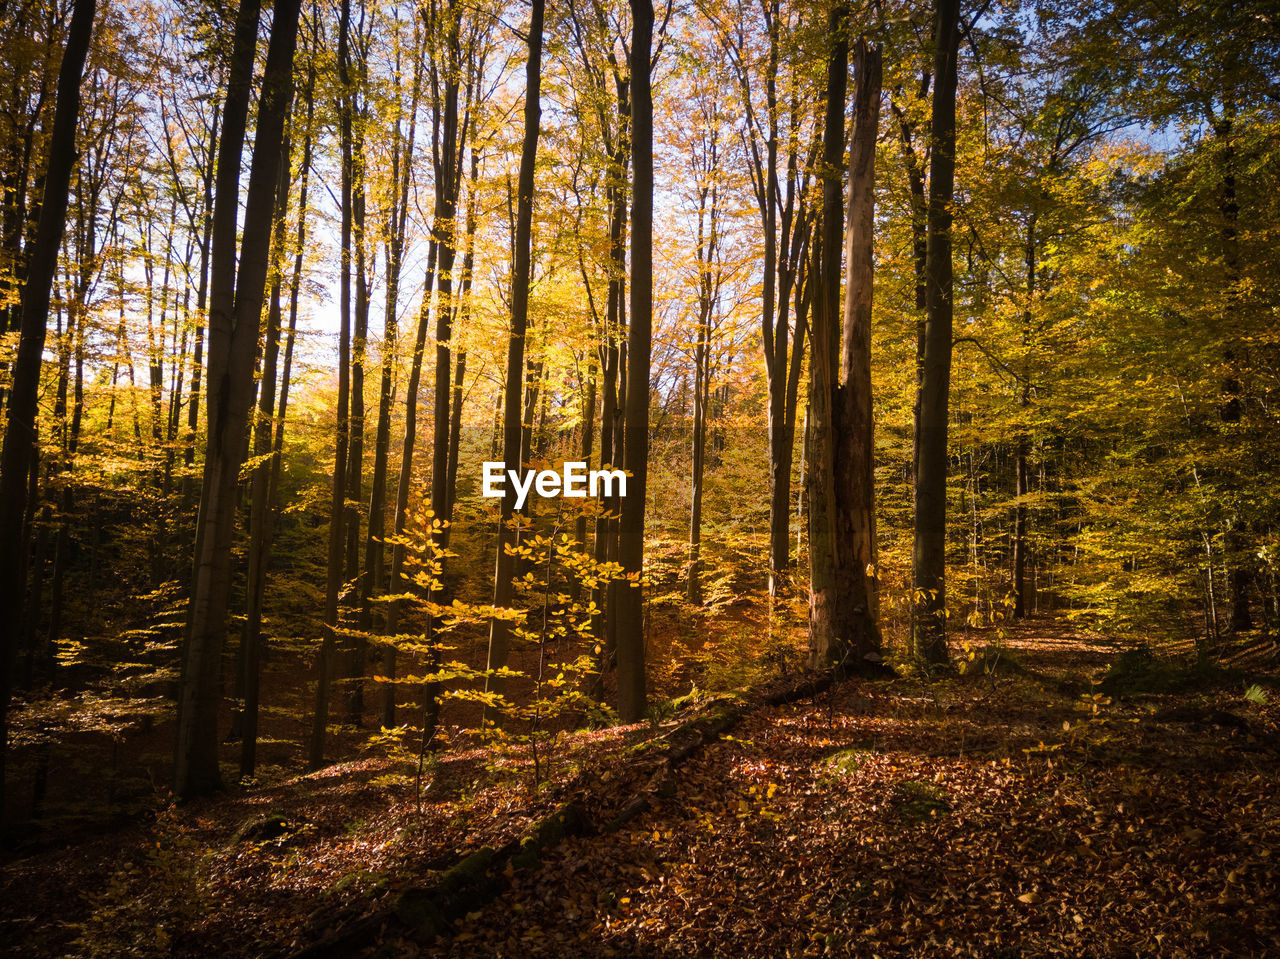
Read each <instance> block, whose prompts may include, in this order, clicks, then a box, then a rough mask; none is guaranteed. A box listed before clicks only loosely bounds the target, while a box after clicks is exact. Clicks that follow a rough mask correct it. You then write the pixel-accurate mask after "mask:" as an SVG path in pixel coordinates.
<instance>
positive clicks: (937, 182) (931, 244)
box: [912, 0, 960, 665]
mask: <svg viewBox="0 0 1280 959" xmlns="http://www.w3.org/2000/svg"><path fill="white" fill-rule="evenodd" d="M959 20H960V3H959V0H937V3H936V6H935V8H934V31H933V33H934V44H935V46H934V59H933V75H934V78H935V81H934V89H933V105H932V114H933V116H932V138H933V142H932V147H931V152H930V157H929V224H928V226H929V230H928V250H927V255H926V261H927V262H926V269H925V274H926V290H925V294H926V304H925V312H926V320H925V342H924V364H923V367H924V369H923V375H922V378H921V382H920V393H919V408H920V417H919V420H920V436H919V457H918V460H919V462H918V466H917V469H916V502H915V546H914V550H913V555H912V568H913V571H914V574H915V596H914V597H913V605H914V609H915V616H914V622H913V624H912V627H913V632H912V653H913V654H914V655H915V656H916V657H918V658H919V659H921V660H923V661H924V662H926V663H929V664H931V665H942V664H945V663H946V662H947V623H946V609H947V595H946V547H947V425H948V400H949V394H950V390H951V345H952V343H951V340H952V292H953V276H952V264H951V220H952V216H951V203H952V201H953V199H954V196H955V172H956V158H955V148H956V60H957V55H958V49H959V43H960V29H959Z"/></svg>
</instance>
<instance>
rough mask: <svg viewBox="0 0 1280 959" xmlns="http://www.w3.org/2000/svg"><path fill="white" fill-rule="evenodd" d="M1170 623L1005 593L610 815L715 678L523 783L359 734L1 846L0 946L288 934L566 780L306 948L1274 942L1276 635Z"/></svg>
mask: <svg viewBox="0 0 1280 959" xmlns="http://www.w3.org/2000/svg"><path fill="white" fill-rule="evenodd" d="M1186 652H1189V651H1186ZM1167 653H1168V650H1167V648H1163V647H1162V649H1161V654H1160V655H1152V654H1150V653H1149V652H1146V651H1144V650H1142V649H1133V648H1131V647H1127V646H1125V645H1122V644H1118V643H1111V642H1108V641H1106V640H1104V639H1102V638H1099V637H1096V636H1091V635H1087V634H1084V633H1080V632H1076V631H1074V630H1072V629H1070V628H1068V627H1066V626H1064V625H1063V624H1061V623H1057V622H1051V621H1033V622H1031V623H1028V624H1025V625H1022V626H1019V627H1018V628H1016V629H1013V630H1011V631H1010V635H1009V636H1008V638H1007V639H1006V640H1005V641H1004V642H1003V643H1001V644H1000V646H999V647H998V648H997V647H986V648H985V649H978V650H975V652H974V656H973V659H972V660H965V663H966V671H965V673H964V674H963V675H957V676H951V677H948V678H946V679H942V680H938V681H934V682H931V683H925V682H923V681H922V680H920V679H914V678H899V679H893V680H888V681H877V682H870V681H867V680H860V679H854V680H848V681H846V682H843V683H840V684H838V685H836V686H835V687H833V688H832V689H831V690H830V691H828V692H824V693H820V694H819V695H817V696H816V697H813V698H811V699H807V700H802V701H799V702H796V703H793V704H791V705H786V706H779V707H759V708H755V709H751V710H745V711H744V715H743V718H742V719H741V721H740V722H738V723H737V725H736V726H734V727H733V728H731V729H729V730H727V731H726V732H724V733H723V734H721V735H719V736H717V737H714V738H712V740H711V741H710V742H708V743H707V744H706V745H705V746H704V747H703V748H701V749H699V750H697V751H696V752H694V753H692V754H691V755H690V756H689V758H688V759H687V760H686V761H684V762H683V763H682V764H681V765H680V766H679V768H678V770H676V772H675V774H674V776H673V777H672V788H670V789H666V790H662V791H652V792H650V793H649V794H648V795H647V796H646V798H647V800H648V804H647V809H646V810H645V811H643V812H641V813H640V814H639V815H637V816H635V817H633V818H631V819H630V820H629V821H628V822H626V823H625V824H623V825H622V826H621V828H618V829H616V830H615V831H607V830H600V829H596V828H591V827H594V826H599V825H600V824H603V823H607V822H609V821H610V820H611V819H614V818H616V816H617V813H618V811H619V810H620V809H622V808H623V807H625V806H626V804H627V803H628V801H629V800H631V799H633V798H634V797H635V796H636V794H637V792H642V791H643V790H644V789H645V783H646V782H649V780H650V777H651V775H652V773H653V770H654V769H655V768H656V765H655V764H657V763H658V762H660V761H661V755H660V753H661V750H660V749H654V748H651V747H648V748H647V747H646V745H645V744H646V743H649V742H652V741H654V740H655V739H656V740H661V738H662V737H664V736H668V735H670V733H671V731H672V729H674V728H675V727H676V726H677V725H678V724H679V723H680V721H681V720H682V719H685V718H688V717H689V716H690V715H693V714H695V713H697V712H698V711H700V710H701V711H702V712H704V713H705V712H706V711H707V710H709V709H714V708H716V706H717V704H719V705H723V702H724V701H723V700H720V701H714V702H708V701H707V700H706V699H701V700H699V699H697V698H690V700H688V701H687V702H685V703H673V704H670V706H669V708H668V709H666V710H664V711H662V712H661V713H660V717H661V718H659V719H656V720H655V721H653V722H651V723H645V724H639V725H636V726H631V727H616V728H611V729H605V730H599V731H594V732H590V731H583V732H579V733H574V734H571V735H565V736H562V737H560V738H559V740H558V741H557V742H556V743H555V745H554V749H553V751H552V753H551V755H550V756H549V757H548V756H546V755H543V756H541V757H540V770H539V772H540V773H542V776H541V778H542V779H543V782H542V783H541V785H539V786H535V785H534V782H533V776H532V769H531V764H530V763H529V756H528V755H527V752H528V750H527V748H526V747H523V746H521V745H519V744H512V745H509V746H507V747H504V748H502V749H500V750H498V751H496V752H495V751H494V750H492V749H491V748H490V749H482V748H480V747H478V746H477V745H476V744H475V743H474V741H473V740H470V739H469V738H466V739H464V738H463V737H460V736H459V737H458V738H457V739H455V740H453V741H451V742H449V743H447V744H446V747H445V748H444V749H443V750H442V751H441V752H440V754H439V755H438V756H437V758H436V760H435V761H434V762H432V763H430V764H429V765H428V766H427V768H426V770H425V775H424V779H423V785H424V789H423V792H422V795H421V796H420V797H419V796H418V795H417V792H416V783H415V778H416V764H415V763H414V761H413V760H412V758H411V757H407V756H404V755H401V756H399V757H395V756H392V757H391V758H387V757H386V755H385V751H377V752H374V753H372V754H371V755H370V757H369V758H368V759H365V760H362V761H357V762H350V763H346V764H342V765H339V766H334V767H330V768H328V769H325V770H321V771H319V772H317V773H313V774H310V775H308V776H302V777H297V778H294V779H291V780H288V781H285V782H282V783H280V784H277V785H275V786H271V787H267V788H259V789H254V790H243V791H235V792H229V793H227V794H225V795H223V796H220V797H218V798H216V799H214V800H210V801H205V802H197V803H191V804H188V805H186V806H182V807H169V808H167V809H165V810H163V811H162V812H160V813H159V814H158V815H157V816H156V817H155V818H154V820H152V821H150V822H147V823H137V824H134V825H131V826H128V827H126V828H124V829H122V830H119V831H117V832H115V833H112V834H111V835H106V836H101V837H99V838H96V839H90V840H87V841H83V842H80V843H78V844H77V845H75V846H72V847H70V848H65V849H61V850H51V851H45V852H39V853H34V854H31V855H27V856H26V857H25V858H19V859H14V860H12V861H9V862H8V863H6V864H5V865H4V866H3V867H2V870H0V953H3V954H13V955H21V956H41V955H51V956H60V955H76V956H80V955H84V956H107V955H122V956H126V955H127V956H145V955H156V956H160V955H177V956H208V955H219V956H272V957H275V956H287V955H290V954H291V953H293V952H296V951H298V950H301V949H303V948H305V947H307V946H309V945H312V944H314V943H315V942H317V941H319V940H321V939H322V938H323V937H324V936H325V935H326V934H327V933H330V932H332V931H333V930H334V929H342V928H343V927H344V926H349V925H350V924H351V923H352V922H354V921H356V920H358V919H359V918H360V917H361V916H363V915H366V914H368V913H370V912H373V911H375V910H376V909H377V908H378V907H379V905H380V904H381V905H385V904H386V903H388V902H390V901H392V900H393V899H394V897H395V896H396V895H397V893H398V892H399V891H402V890H404V889H406V888H408V887H411V886H421V885H422V884H424V883H427V884H429V883H430V882H431V881H432V880H433V878H436V877H438V876H439V875H440V874H441V872H442V871H443V870H445V869H447V868H448V867H449V866H451V865H453V864H454V863H456V862H458V861H459V860H460V859H461V858H462V857H463V856H465V855H466V854H467V853H469V852H472V851H474V850H476V849H479V848H481V847H483V846H489V847H497V846H499V845H501V844H502V843H503V842H505V841H508V840H510V839H513V838H515V837H519V836H520V835H521V834H522V833H524V832H525V831H526V830H528V829H529V827H530V825H531V824H533V823H535V821H537V820H538V819H539V817H541V816H544V815H545V814H547V813H548V812H549V811H551V810H552V809H555V808H557V807H558V806H559V805H560V804H563V803H565V802H566V801H573V802H575V803H576V804H577V805H578V806H579V807H580V808H581V809H582V810H583V811H584V812H585V814H586V820H587V823H586V825H587V828H586V829H584V830H582V831H581V834H580V835H574V836H569V837H567V838H565V839H564V840H563V841H560V842H558V843H555V844H552V845H550V846H549V847H548V848H547V849H546V850H545V851H544V853H543V855H542V857H541V861H540V862H539V863H535V864H531V865H529V866H528V867H526V868H521V869H515V868H510V867H508V868H507V869H506V870H505V871H504V872H503V873H502V875H501V876H500V878H499V882H500V885H501V886H504V887H505V888H504V889H502V890H500V894H499V895H498V896H497V898H493V899H492V900H491V901H489V899H488V897H486V899H485V900H477V901H476V903H475V904H474V908H473V909H471V910H470V911H466V912H463V913H461V914H460V915H459V916H458V917H457V919H456V920H455V921H453V922H452V923H451V925H449V926H448V928H447V931H446V934H445V935H444V936H441V937H438V938H435V939H431V940H428V941H419V940H420V939H421V938H422V937H417V938H416V939H415V938H414V937H411V936H410V935H409V934H408V933H407V931H406V929H405V928H404V927H403V925H402V924H398V923H394V922H393V923H388V924H384V925H382V926H380V927H379V926H376V925H375V927H374V928H372V930H371V931H370V932H369V934H368V935H366V936H364V937H362V938H361V939H359V940H357V941H356V942H355V943H354V944H351V943H349V944H347V945H345V946H344V947H343V948H342V951H338V952H334V953H333V954H334V955H352V954H359V952H360V950H364V951H365V952H367V953H368V954H374V953H375V952H376V953H377V954H378V955H384V956H406V957H408V956H457V957H463V956H465V957H482V956H495V957H496V956H505V957H511V959H518V957H526V956H548V957H574V956H618V957H623V956H672V957H675V956H681V957H687V956H734V957H784V956H818V955H830V956H846V955H850V956H852V955H857V956H863V955H865V956H876V955H879V956H894V955H913V956H915V955H919V956H954V955H981V956H998V955H1003V956H1023V955H1028V956H1029V955H1036V956H1039V955H1072V956H1080V955H1094V956H1111V955H1116V956H1127V955H1143V956H1147V955H1151V956H1199V955H1242V956H1243V955H1254V956H1264V955H1275V954H1276V950H1277V949H1278V948H1280V847H1278V844H1277V834H1276V831H1275V827H1276V823H1277V822H1280V791H1278V790H1277V788H1276V785H1277V780H1278V779H1280V776H1278V773H1280V727H1278V722H1280V663H1278V662H1277V650H1276V646H1275V644H1274V643H1271V642H1267V641H1261V640H1255V641H1254V642H1252V643H1250V644H1241V645H1239V646H1237V647H1234V648H1232V649H1229V650H1225V651H1224V656H1223V657H1222V663H1221V664H1220V665H1217V666H1215V667H1213V668H1201V669H1196V668H1195V667H1193V666H1190V665H1188V663H1189V660H1177V659H1173V658H1169V656H1168V655H1167ZM1246 689H1248V694H1247V695H1246ZM547 759H550V773H551V775H550V777H549V778H547V777H546V761H547ZM269 812H270V813H273V814H274V813H282V814H283V815H282V816H277V817H275V818H273V817H272V816H271V815H265V816H264V813H269Z"/></svg>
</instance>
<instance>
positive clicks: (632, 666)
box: [617, 0, 785, 723]
mask: <svg viewBox="0 0 1280 959" xmlns="http://www.w3.org/2000/svg"><path fill="white" fill-rule="evenodd" d="M631 22H632V24H633V33H632V37H631V129H632V140H631V143H632V147H631V148H632V155H633V157H634V164H635V176H634V179H633V181H632V192H631V197H632V199H631V284H630V285H631V310H630V312H631V317H630V328H629V329H628V332H627V366H628V369H627V394H626V416H627V424H626V469H627V472H628V473H629V474H630V475H629V476H628V478H627V495H626V497H625V498H624V499H623V501H622V519H621V523H620V525H619V537H618V555H619V557H620V559H621V563H622V569H623V572H624V573H626V575H627V576H628V577H630V578H631V579H632V582H630V583H628V584H626V585H624V586H622V587H620V588H619V590H618V598H617V608H618V617H617V619H618V635H617V656H618V715H619V716H620V717H621V719H622V721H623V722H624V723H634V722H637V721H639V720H640V719H643V718H644V714H645V712H646V710H647V709H648V702H647V696H646V693H645V650H644V589H643V587H642V586H641V584H640V576H641V574H642V573H643V568H644V516H645V486H646V481H647V479H648V472H649V352H650V348H651V345H652V341H653V97H652V94H651V93H650V87H649V56H650V47H651V45H652V42H653V4H652V3H651V0H631ZM784 528H785V525H784Z"/></svg>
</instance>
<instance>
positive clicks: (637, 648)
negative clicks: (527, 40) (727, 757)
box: [617, 0, 653, 723]
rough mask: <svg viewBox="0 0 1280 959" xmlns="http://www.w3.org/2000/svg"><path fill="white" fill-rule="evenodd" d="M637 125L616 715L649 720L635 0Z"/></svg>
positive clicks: (641, 92)
mask: <svg viewBox="0 0 1280 959" xmlns="http://www.w3.org/2000/svg"><path fill="white" fill-rule="evenodd" d="M631 22H632V25H633V27H632V29H633V33H632V37H631V129H632V140H631V143H632V155H633V158H634V164H635V174H634V179H633V181H632V192H631V198H632V199H631V310H630V312H631V318H630V320H631V325H630V328H629V329H628V332H627V366H628V369H627V394H626V417H627V423H626V469H627V472H628V474H630V475H629V476H628V478H627V495H626V497H625V498H624V499H623V501H622V519H621V523H620V525H619V541H618V554H619V557H620V558H621V562H622V569H623V572H624V573H625V574H626V575H627V577H628V578H629V579H631V580H632V581H631V582H629V583H627V584H626V585H624V586H622V587H620V588H619V590H618V596H617V608H618V617H617V619H618V635H617V656H618V715H619V716H620V717H621V719H622V721H623V722H624V723H634V722H637V721H638V720H640V719H643V718H644V714H645V712H646V710H647V708H648V702H647V696H646V692H645V650H644V588H643V586H642V585H641V583H640V577H641V575H642V574H643V571H644V516H645V487H646V483H647V480H648V471H649V352H650V348H651V345H652V340H653V97H652V94H651V92H650V86H649V56H650V47H651V46H652V42H653V4H652V3H651V2H650V0H631Z"/></svg>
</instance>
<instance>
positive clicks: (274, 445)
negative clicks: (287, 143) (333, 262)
mask: <svg viewBox="0 0 1280 959" xmlns="http://www.w3.org/2000/svg"><path fill="white" fill-rule="evenodd" d="M313 39H314V38H313ZM314 54H315V48H314V46H313V47H312V56H313V57H314ZM314 92H315V68H314V64H313V66H312V68H311V71H310V73H309V74H308V81H307V89H306V90H305V91H303V98H304V100H305V101H306V104H307V106H306V110H307V113H306V119H305V121H304V122H305V123H306V128H305V130H304V132H303V143H302V160H301V169H300V172H299V179H300V187H299V191H298V230H297V235H296V240H295V242H296V244H297V247H296V252H295V253H294V260H293V276H292V278H291V281H290V290H289V330H288V334H287V338H286V342H285V348H284V368H283V370H282V371H281V374H280V377H279V379H280V397H279V413H278V414H277V408H276V396H275V381H276V375H275V368H276V357H277V356H278V354H279V340H280V324H281V308H280V287H281V281H282V277H281V276H279V275H276V276H275V277H274V278H273V280H272V284H271V305H270V308H269V311H268V315H267V326H268V335H267V349H266V353H265V355H264V357H263V363H262V367H263V372H262V381H261V385H260V386H259V394H258V419H257V422H256V424H255V436H254V455H255V456H259V457H260V456H265V455H266V454H267V453H270V454H271V455H270V458H269V459H268V460H266V461H265V462H260V463H259V464H258V465H257V466H256V467H255V468H254V473H253V479H252V487H251V491H250V494H249V495H250V502H251V504H252V506H251V510H252V511H251V513H250V518H249V528H250V540H249V580H248V584H247V585H246V587H245V593H246V602H245V607H246V610H245V625H244V631H243V633H242V635H241V644H242V646H243V648H244V714H243V719H242V724H241V734H240V776H241V778H243V779H252V778H253V776H254V774H255V772H256V769H257V753H258V709H259V705H260V700H261V697H260V680H261V661H262V604H263V597H264V596H265V594H266V588H267V573H268V570H269V567H270V563H271V543H272V539H273V537H274V533H275V521H276V513H277V511H278V508H279V504H278V502H277V500H278V489H279V485H280V466H281V457H282V454H283V448H284V427H285V413H286V411H287V409H288V397H289V377H290V374H291V372H292V365H293V363H292V360H293V338H294V331H295V328H296V326H297V321H298V293H299V289H300V287H301V281H302V261H303V252H304V250H305V246H306V236H307V193H308V186H309V180H310V172H311V149H312V126H311V124H312V119H313V116H314V112H315V104H314V100H313V97H314ZM289 153H290V151H289V150H288V149H286V150H285V151H284V156H283V158H282V169H281V178H280V187H281V193H280V195H279V197H278V198H277V202H278V204H279V206H280V214H279V221H278V225H277V230H278V232H277V234H276V242H277V244H278V247H277V252H276V257H277V262H278V263H280V264H281V265H283V262H284V238H285V217H286V214H287V213H288V206H289V204H288V191H289V186H290V179H291V178H290V176H289V173H288V171H289V167H290V156H289ZM273 330H274V336H273V334H272V331H273ZM273 341H274V345H273ZM273 427H274V429H273Z"/></svg>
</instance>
